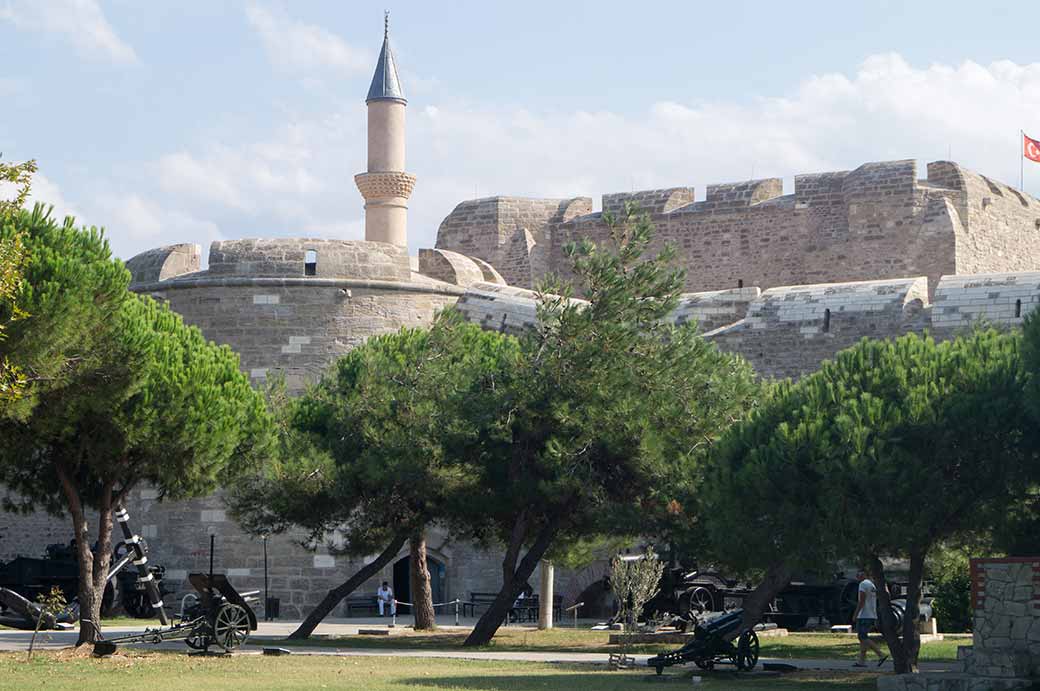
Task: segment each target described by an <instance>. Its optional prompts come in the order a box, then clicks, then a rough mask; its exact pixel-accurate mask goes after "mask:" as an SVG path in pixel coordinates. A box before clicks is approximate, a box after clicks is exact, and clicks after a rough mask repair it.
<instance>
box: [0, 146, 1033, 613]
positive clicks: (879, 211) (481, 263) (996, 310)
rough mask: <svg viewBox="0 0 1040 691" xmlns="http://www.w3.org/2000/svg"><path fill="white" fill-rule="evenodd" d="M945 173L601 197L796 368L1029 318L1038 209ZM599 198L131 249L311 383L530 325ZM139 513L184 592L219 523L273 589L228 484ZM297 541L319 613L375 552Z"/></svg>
mask: <svg viewBox="0 0 1040 691" xmlns="http://www.w3.org/2000/svg"><path fill="white" fill-rule="evenodd" d="M928 170H929V179H928V180H927V181H919V180H917V179H916V176H915V171H914V166H913V163H912V162H896V163H883V164H868V165H866V166H861V167H860V168H858V169H857V170H856V171H853V172H851V173H829V174H821V175H804V176H798V177H797V178H796V183H795V194H793V195H787V196H784V195H782V194H781V191H782V185H781V183H780V181H779V180H771V181H755V182H752V183H737V184H733V185H714V186H711V187H710V188H709V191H708V197H707V200H706V201H703V202H696V201H693V199H694V195H693V190H691V189H689V188H675V189H670V190H656V191H651V192H639V193H634V194H619V195H606V196H605V197H604V199H603V205H604V208H605V209H607V210H608V211H609V210H618V209H620V208H621V207H622V206H623V205H624V203H625V201H627V200H630V199H634V200H635V201H637V202H638V203H640V205H641V206H643V208H647V209H649V210H650V211H651V212H652V218H653V221H654V223H655V224H656V225H657V227H658V229H659V232H661V231H663V234H664V235H665V239H671V241H673V242H676V244H677V245H678V247H679V250H680V252H679V254H680V257H681V258H682V261H683V263H684V265H685V266H686V268H687V270H688V272H689V274H690V278H688V287H689V288H691V289H693V290H695V291H696V292H689V293H686V294H684V295H683V296H682V299H681V300H680V304H679V307H678V308H677V309H676V311H675V312H674V313H673V315H672V319H674V320H675V321H676V322H680V323H681V322H687V321H696V322H697V323H698V325H699V328H700V329H701V330H702V332H704V333H705V335H706V337H707V338H710V339H712V340H714V341H715V342H716V343H718V344H719V346H720V347H722V348H724V349H726V350H730V351H733V352H737V353H740V354H741V355H743V356H744V357H746V358H747V359H748V360H749V361H750V362H751V363H752V365H753V366H754V367H755V369H756V371H758V372H759V374H761V375H762V376H764V377H798V376H801V375H803V374H805V373H808V372H811V371H813V370H814V369H815V368H816V367H817V366H818V365H819V363H820V362H821V361H822V360H824V359H826V358H829V357H831V356H833V355H834V353H836V352H837V351H838V350H840V349H842V348H845V347H847V346H849V345H852V344H854V343H855V342H856V341H858V340H859V339H861V338H863V337H878V338H882V337H891V336H897V335H900V334H903V333H907V332H911V331H913V332H922V331H926V330H927V331H930V332H931V333H933V334H935V335H936V337H938V338H947V337H949V336H950V335H951V334H953V333H956V332H957V331H959V330H962V329H965V328H970V326H971V325H972V324H974V323H977V322H979V321H985V322H989V323H992V324H996V325H1016V324H1019V323H1021V320H1022V318H1023V317H1024V316H1025V315H1026V314H1028V313H1029V312H1030V311H1031V310H1033V309H1035V308H1036V306H1037V304H1038V303H1040V271H1030V270H1029V269H1037V270H1040V246H1038V244H1037V243H1038V242H1040V228H1038V227H1037V224H1038V218H1040V202H1038V201H1037V200H1035V199H1033V198H1031V197H1026V196H1023V195H1020V194H1019V193H1018V192H1015V191H1013V190H1011V189H1010V188H1008V187H1006V186H1004V185H1002V184H1000V183H995V182H991V181H989V180H987V179H986V178H984V177H983V176H980V175H977V174H975V173H971V172H969V171H965V170H963V169H961V168H960V167H958V166H956V165H955V164H952V163H933V164H931V165H929V167H928ZM591 207H592V204H591V200H590V199H588V198H576V199H570V200H524V199H518V198H493V199H483V200H474V201H470V202H463V203H462V204H460V205H459V206H458V207H456V209H455V211H453V212H452V214H451V215H449V216H448V217H447V218H446V219H445V220H444V222H443V223H442V224H441V228H440V233H439V238H438V247H437V248H433V249H423V250H420V251H419V253H418V256H417V257H411V258H410V257H408V255H407V251H406V250H405V249H404V248H403V247H401V246H396V245H391V244H387V243H381V242H368V241H342V240H317V239H276V240H258V239H251V240H234V241H221V242H216V243H214V244H213V245H212V247H211V248H210V255H209V268H208V269H206V270H202V269H201V268H200V267H201V249H200V248H198V247H197V246H195V245H173V246H170V247H164V248H157V249H154V250H150V251H148V252H145V253H143V254H141V255H138V256H137V257H134V258H133V259H131V260H130V261H129V262H128V267H129V268H130V270H131V272H132V274H133V282H132V284H131V289H132V290H135V291H137V292H139V293H142V294H147V295H152V296H154V297H155V298H157V299H161V300H165V301H168V303H169V304H170V306H171V307H172V308H173V309H174V310H175V311H177V312H178V313H180V314H181V315H182V316H183V317H184V319H185V321H186V322H187V323H189V324H195V325H197V326H199V327H200V328H201V329H202V331H203V333H204V334H205V335H206V336H207V337H208V338H210V339H212V340H214V341H216V342H218V343H223V344H227V345H229V346H230V347H231V348H233V349H234V350H235V351H237V352H238V353H239V354H240V356H241V366H242V369H243V371H245V372H247V373H248V374H249V375H250V377H251V379H252V381H253V382H254V383H256V384H258V385H259V384H261V383H262V382H264V381H265V380H268V379H270V378H272V377H273V376H276V375H281V376H284V377H285V379H286V382H287V384H288V385H289V388H290V390H291V391H293V392H299V391H301V390H302V389H303V388H304V387H305V385H306V384H307V383H308V382H312V381H314V380H315V379H316V378H317V377H318V376H319V374H320V373H321V372H322V371H323V370H324V369H325V368H326V367H327V366H328V365H329V364H330V363H331V362H333V361H334V360H335V359H336V358H337V357H339V356H340V355H342V354H343V353H345V352H347V351H348V350H349V349H350V348H352V347H354V346H356V345H358V344H359V343H361V342H363V341H364V340H365V339H366V338H368V337H370V336H372V335H375V334H380V333H387V332H392V331H395V330H397V329H398V328H400V327H401V326H420V325H424V324H428V323H429V322H430V321H431V320H432V318H433V316H434V314H435V313H436V312H437V311H438V310H440V309H442V308H445V307H449V306H452V305H457V306H458V307H459V309H460V310H461V311H462V312H463V314H464V315H465V316H466V318H467V319H470V320H471V321H473V322H475V323H479V324H481V325H483V326H484V327H485V328H488V329H495V330H501V331H506V332H512V333H516V332H519V331H521V330H523V329H526V328H529V327H530V326H531V325H532V324H533V323H534V321H535V319H536V313H535V307H536V296H535V294H534V293H533V292H532V291H531V290H530V289H529V288H530V286H531V285H533V284H534V283H536V282H537V281H538V280H539V279H540V278H541V277H542V276H543V275H545V273H547V272H549V271H554V270H558V269H560V268H561V266H560V264H561V261H562V259H561V257H562V249H561V248H562V245H563V244H564V243H565V242H566V241H568V240H569V239H572V238H574V237H577V236H579V235H581V234H584V233H587V234H588V235H589V237H591V238H592V239H594V240H600V241H602V239H603V237H604V233H605V232H606V226H605V224H604V223H603V219H602V214H600V213H596V214H594V213H592V212H591ZM969 269H970V271H972V272H975V273H974V274H969ZM982 271H995V272H996V271H999V273H987V274H982V273H979V272H982ZM864 278H867V279H871V280H860V279H864ZM787 279H790V280H789V281H788V280H787ZM820 281H831V282H820ZM127 508H128V509H129V511H130V514H131V518H132V520H133V521H134V526H135V527H137V528H138V529H139V530H140V531H141V532H142V535H143V536H144V537H145V538H146V539H149V540H150V542H151V545H152V548H153V561H154V562H155V563H160V564H165V565H166V566H167V567H168V568H169V569H170V572H169V579H168V582H169V583H170V585H172V586H173V587H174V588H175V589H177V593H178V596H179V595H181V594H183V593H184V592H186V591H187V590H188V587H187V584H186V582H185V578H186V575H187V573H188V572H190V571H192V570H196V569H203V568H204V567H205V565H206V563H207V554H208V553H207V548H208V540H207V536H208V535H209V534H211V533H212V534H216V535H217V536H218V539H217V550H218V551H217V557H216V564H217V567H218V569H219V570H221V571H224V572H226V573H228V574H229V576H231V577H232V578H233V580H234V582H235V583H236V585H237V586H238V587H241V588H245V589H253V588H259V587H262V585H263V561H262V554H263V545H262V543H261V541H260V540H259V539H257V538H253V537H251V536H248V535H245V534H244V533H243V532H242V531H241V530H240V529H239V528H238V527H237V525H235V523H234V521H233V520H231V518H230V517H229V516H228V515H227V512H226V509H225V507H224V505H223V503H222V501H221V498H220V496H219V495H213V496H210V497H206V498H203V499H199V500H193V501H188V502H178V503H168V502H162V501H160V500H159V498H158V496H157V495H156V493H155V491H154V490H151V489H149V488H143V489H141V490H138V491H135V492H134V493H133V496H132V498H131V500H130V502H129V505H128V507H127ZM70 532H71V531H70V530H69V529H68V527H67V520H65V519H62V520H57V519H53V518H50V517H46V516H42V515H39V514H37V515H32V516H13V515H10V514H3V513H0V535H2V536H3V539H2V540H0V560H2V559H9V558H11V557H13V556H15V555H17V554H26V555H35V554H38V553H39V552H40V551H41V550H42V546H43V545H45V544H47V543H48V542H66V541H67V539H68V535H69V533H70ZM300 537H301V536H300V535H282V536H274V537H272V538H270V540H269V542H268V552H269V557H270V579H271V581H270V586H271V592H272V594H273V595H276V596H278V597H280V598H282V616H284V617H299V616H302V615H303V614H305V613H306V612H307V611H308V609H309V608H310V607H311V606H313V605H314V604H316V603H317V602H318V600H319V599H320V598H321V597H322V596H323V595H324V593H325V592H326V591H327V590H328V588H330V587H331V586H333V585H335V584H337V583H338V582H340V581H342V580H343V578H344V577H345V574H347V573H349V572H351V571H352V570H354V569H356V568H357V567H358V566H359V565H360V564H359V561H361V560H355V559H347V558H345V557H342V556H335V555H331V554H327V553H325V551H324V550H319V552H318V553H316V554H315V553H312V552H309V551H306V550H304V549H303V548H302V547H300V546H299V545H298V544H297V543H296V540H297V539H299V538H300ZM429 543H430V557H431V559H432V560H434V563H435V564H440V565H441V566H443V567H444V570H443V577H442V578H440V579H439V581H438V583H436V584H435V586H434V588H435V593H436V594H437V595H438V596H439V598H442V599H444V600H448V599H452V598H455V597H461V598H463V599H465V598H468V597H469V594H470V593H471V592H474V591H481V592H486V591H494V590H497V586H498V582H499V578H500V564H499V560H500V556H499V555H498V554H496V553H494V552H493V551H492V552H488V551H484V550H481V549H479V548H478V547H476V546H475V545H473V544H470V543H467V542H465V541H459V540H453V539H451V538H450V537H449V536H448V535H446V534H445V533H444V531H442V530H440V529H438V528H436V527H435V528H433V529H432V530H431V531H430V535H429ZM407 556H408V555H407V550H402V553H401V554H400V555H398V558H397V559H396V560H395V562H399V561H400V560H402V559H406V558H407ZM603 572H604V564H596V565H593V566H592V567H590V568H588V569H586V570H584V571H582V572H579V573H575V572H568V571H565V570H562V569H558V570H557V573H556V589H557V593H559V594H562V595H563V597H564V598H565V600H566V601H567V602H568V603H571V602H574V601H576V600H577V599H578V597H579V595H580V594H581V592H582V590H583V589H584V588H585V587H586V586H588V585H590V584H592V583H593V582H595V581H597V580H599V579H600V578H602V576H603ZM382 580H389V581H391V582H393V581H394V567H393V566H388V567H387V568H386V569H384V571H383V572H382V573H380V574H379V575H378V576H376V577H375V578H374V579H372V581H371V582H370V583H368V584H366V585H365V586H364V587H363V588H362V589H361V590H360V591H359V594H366V595H368V594H371V593H373V592H374V591H375V587H376V584H377V583H378V582H379V581H382ZM532 585H533V586H535V587H537V585H538V582H537V575H536V576H535V578H534V581H533V583H532ZM339 613H341V614H342V613H343V612H342V610H340V612H339Z"/></svg>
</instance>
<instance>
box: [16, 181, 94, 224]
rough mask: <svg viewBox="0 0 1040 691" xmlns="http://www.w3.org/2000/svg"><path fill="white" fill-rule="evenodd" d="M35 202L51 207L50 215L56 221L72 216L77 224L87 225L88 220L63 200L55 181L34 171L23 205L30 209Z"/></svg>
mask: <svg viewBox="0 0 1040 691" xmlns="http://www.w3.org/2000/svg"><path fill="white" fill-rule="evenodd" d="M37 203H40V204H46V205H48V206H51V207H53V210H52V211H51V216H52V217H53V218H55V219H56V220H58V221H62V220H64V219H65V217H66V216H72V217H73V218H75V219H76V225H78V226H81V225H87V224H89V222H90V220H89V219H88V218H86V217H85V216H84V215H83V214H81V213H80V212H79V211H78V210H77V209H76V208H75V207H73V206H72V205H71V204H69V202H68V201H66V200H65V195H64V194H63V193H62V191H61V189H60V188H59V187H58V185H57V183H55V182H54V181H53V180H51V179H50V178H48V177H47V176H45V175H43V174H41V173H36V174H35V175H33V177H32V187H31V188H30V189H29V198H28V199H26V201H25V207H26V208H28V209H31V208H32V207H33V206H35V205H36V204H37Z"/></svg>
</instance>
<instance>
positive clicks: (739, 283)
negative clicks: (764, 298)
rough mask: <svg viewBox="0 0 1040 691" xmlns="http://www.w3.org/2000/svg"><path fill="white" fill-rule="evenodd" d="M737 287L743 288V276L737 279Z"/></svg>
mask: <svg viewBox="0 0 1040 691" xmlns="http://www.w3.org/2000/svg"><path fill="white" fill-rule="evenodd" d="M737 287H738V288H743V287H744V279H743V278H741V279H738V280H737Z"/></svg>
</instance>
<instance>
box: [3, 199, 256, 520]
mask: <svg viewBox="0 0 1040 691" xmlns="http://www.w3.org/2000/svg"><path fill="white" fill-rule="evenodd" d="M12 219H13V220H12V221H11V222H10V223H9V224H8V225H5V226H4V229H3V231H2V232H3V235H0V240H2V239H3V237H5V236H9V234H10V233H12V232H14V228H16V227H17V228H19V229H20V232H22V233H23V237H24V242H25V245H26V248H27V250H28V255H29V260H28V261H27V263H26V265H25V272H24V273H25V280H24V281H23V283H22V284H21V286H19V291H18V296H17V298H16V300H17V303H18V304H19V305H20V306H23V307H24V308H25V309H26V311H28V312H29V316H28V317H26V318H24V319H21V320H19V321H17V322H15V323H14V324H13V325H12V327H11V329H10V331H9V334H8V335H9V338H8V339H7V340H6V341H4V342H3V343H0V356H4V357H7V358H9V359H10V360H11V361H12V362H15V363H18V364H19V366H21V367H22V368H23V371H24V372H25V373H26V374H27V376H28V379H29V388H28V390H27V395H26V396H25V397H24V399H23V400H21V401H19V402H18V403H17V404H16V405H15V406H14V407H13V408H12V409H11V410H10V411H9V414H8V416H7V417H6V418H0V436H2V437H3V438H4V439H5V442H8V443H5V444H4V445H3V447H2V448H0V482H3V483H4V484H7V485H8V486H9V487H11V488H12V489H14V490H15V491H16V492H17V493H18V495H19V497H20V502H21V505H20V506H21V508H25V509H28V508H32V507H34V506H35V507H36V508H46V509H49V510H51V511H55V512H60V511H62V510H64V508H65V507H66V502H67V500H68V496H67V488H64V489H63V488H62V487H61V486H60V485H59V483H58V479H57V473H56V468H57V467H58V466H61V467H62V468H64V469H65V472H66V473H67V475H68V476H70V477H72V478H74V479H75V483H76V491H77V493H78V494H79V495H80V499H81V500H82V501H83V502H84V503H85V504H87V505H92V506H97V505H98V504H99V502H104V501H110V500H113V499H118V498H119V497H121V496H122V495H123V494H125V492H127V491H128V490H129V489H130V488H131V487H132V486H134V485H136V484H138V483H141V482H148V483H150V484H152V485H154V486H155V487H156V488H158V489H159V491H160V492H161V493H163V494H165V495H168V496H171V497H186V496H192V495H196V494H200V493H206V492H209V491H212V490H213V489H215V488H216V487H217V486H218V485H219V484H220V481H221V480H222V479H224V478H225V477H226V476H227V474H228V473H230V472H231V471H233V470H234V469H236V468H237V467H238V466H239V465H240V464H242V463H245V462H251V461H254V460H255V459H256V458H257V457H258V456H259V455H262V453H263V449H264V447H265V445H266V444H267V436H268V428H269V427H270V422H269V419H268V416H267V413H266V410H265V407H264V401H263V398H262V396H260V395H259V394H258V393H257V392H255V391H254V390H253V389H252V388H251V387H250V386H249V382H248V379H247V378H246V377H245V376H244V375H243V374H242V373H241V372H239V369H238V364H239V363H238V357H237V356H236V355H235V354H234V353H232V352H231V351H230V350H229V349H228V348H226V347H220V346H216V345H214V344H212V343H208V342H207V341H206V340H205V339H204V338H203V337H202V334H201V333H200V332H199V331H198V329H196V328H194V327H189V326H186V325H185V324H184V323H183V322H182V321H181V318H180V317H179V316H177V315H175V314H173V313H172V312H171V311H170V310H169V309H168V308H167V307H166V306H165V305H161V304H159V303H156V302H155V301H153V300H152V299H150V298H142V297H139V296H137V295H134V294H132V293H130V292H129V291H128V290H127V285H128V283H129V278H130V277H129V273H128V272H127V271H126V269H125V268H124V267H123V265H122V263H121V262H119V261H118V260H115V259H112V257H111V254H110V252H109V249H108V244H107V242H106V241H105V239H104V236H103V234H102V233H101V231H98V230H96V229H94V228H91V229H76V228H75V227H74V226H73V221H72V219H66V221H65V223H64V224H63V225H61V226H59V225H57V224H55V223H54V222H53V220H51V218H50V216H49V214H48V213H46V212H44V211H43V209H42V207H40V206H37V207H36V208H35V209H34V210H33V211H32V212H31V213H30V212H24V211H19V212H17V213H16V214H14V215H13V217H12ZM26 459H34V462H32V463H27V462H26Z"/></svg>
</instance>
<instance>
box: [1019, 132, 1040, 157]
mask: <svg viewBox="0 0 1040 691" xmlns="http://www.w3.org/2000/svg"><path fill="white" fill-rule="evenodd" d="M1022 155H1023V156H1025V157H1026V158H1028V159H1029V160H1030V161H1035V162H1037V163H1040V141H1038V140H1036V139H1031V138H1029V137H1027V136H1026V135H1025V134H1024V133H1023V134H1022Z"/></svg>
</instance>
